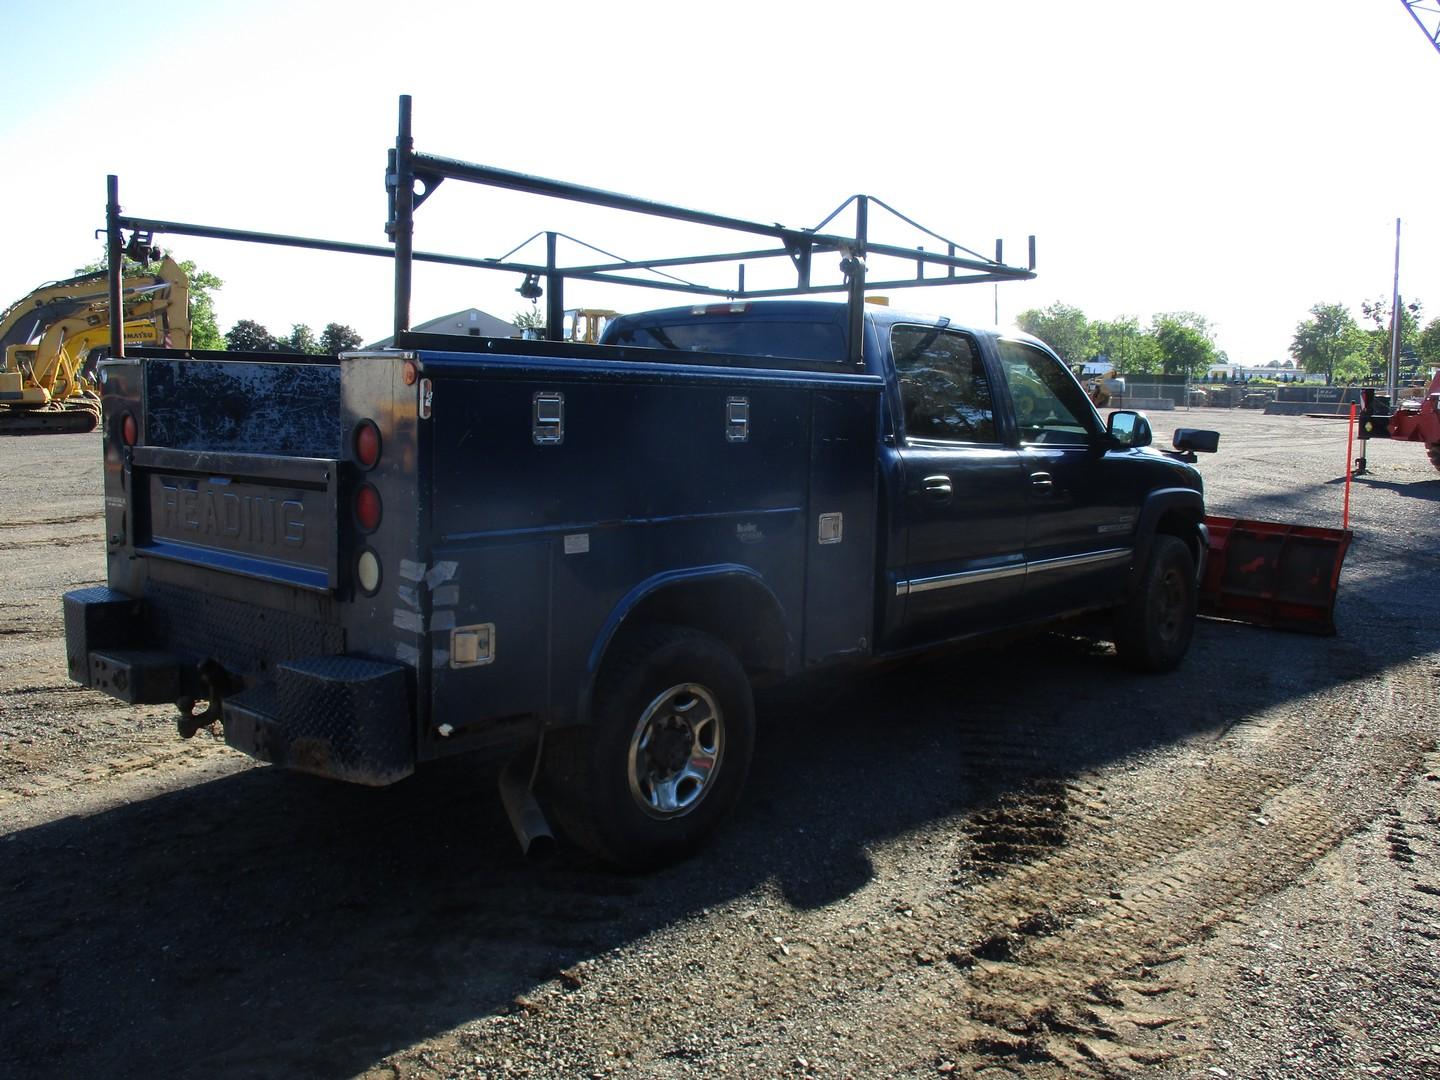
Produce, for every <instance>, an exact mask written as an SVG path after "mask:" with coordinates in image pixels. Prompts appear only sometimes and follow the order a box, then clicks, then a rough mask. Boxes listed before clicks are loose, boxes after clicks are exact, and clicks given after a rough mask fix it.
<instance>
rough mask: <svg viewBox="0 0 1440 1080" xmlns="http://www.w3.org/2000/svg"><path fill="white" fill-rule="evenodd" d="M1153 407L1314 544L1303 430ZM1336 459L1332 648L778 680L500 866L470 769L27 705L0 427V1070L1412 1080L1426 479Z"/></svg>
mask: <svg viewBox="0 0 1440 1080" xmlns="http://www.w3.org/2000/svg"><path fill="white" fill-rule="evenodd" d="M1153 419H1154V420H1156V422H1157V427H1160V428H1161V429H1163V430H1165V431H1167V432H1168V429H1169V427H1170V426H1172V425H1185V426H1196V427H1217V428H1219V429H1220V430H1221V431H1222V432H1223V433H1224V434H1223V437H1222V440H1221V450H1220V453H1219V454H1218V455H1215V456H1214V457H1209V458H1206V459H1204V460H1203V462H1202V465H1201V468H1202V471H1203V472H1204V475H1205V478H1206V484H1207V490H1208V496H1209V501H1210V509H1211V511H1212V512H1213V513H1217V514H1224V515H1230V516H1245V517H1254V518H1261V519H1265V520H1277V521H1289V522H1294V523H1298V524H1312V525H1326V526H1335V525H1338V524H1339V521H1340V515H1341V507H1342V500H1343V493H1344V492H1343V483H1342V482H1341V477H1342V476H1343V470H1344V463H1345V425H1344V424H1343V423H1340V422H1335V421H1326V420H1313V419H1305V418H1280V417H1264V416H1261V415H1258V414H1255V413H1251V412H1224V411H1218V410H1203V409H1197V410H1194V411H1193V412H1189V413H1185V412H1181V413H1175V414H1156V415H1155V416H1154V417H1153ZM1370 462H1371V473H1370V475H1369V476H1367V477H1364V478H1362V479H1360V480H1357V482H1356V484H1355V488H1354V491H1353V494H1352V508H1351V514H1352V519H1351V524H1352V526H1353V528H1354V530H1355V543H1354V546H1353V548H1352V549H1351V552H1350V555H1349V559H1348V561H1347V563H1346V567H1345V572H1344V575H1343V578H1342V582H1341V591H1340V597H1339V603H1338V607H1337V622H1338V626H1339V633H1338V635H1337V636H1335V637H1331V638H1321V637H1312V636H1306V635H1300V634H1286V633H1280V632H1275V631H1267V630H1260V629H1255V628H1253V627H1245V626H1237V625H1233V624H1227V623H1219V622H1213V621H1206V622H1202V624H1201V625H1200V627H1199V629H1198V632H1197V636H1196V640H1195V645H1194V648H1193V651H1192V652H1191V654H1190V657H1189V659H1188V660H1187V662H1186V663H1185V664H1184V666H1183V667H1182V668H1181V669H1180V670H1179V671H1178V672H1175V673H1173V674H1171V675H1167V676H1161V677H1140V676H1136V675H1132V674H1130V673H1128V672H1126V671H1124V670H1122V669H1121V668H1120V667H1119V666H1118V665H1117V663H1116V662H1115V659H1114V656H1113V654H1112V653H1111V652H1110V651H1109V649H1108V647H1106V646H1103V645H1101V646H1095V645H1092V644H1090V643H1089V642H1087V641H1085V640H1083V639H1080V638H1077V637H1069V636H1063V635H1050V636H1047V637H1044V638H1042V639H1039V640H1036V641H1030V642H1025V643H1021V644H1017V645H1014V646H1011V647H1008V648H1005V649H1003V650H991V651H986V652H981V653H970V654H964V655H958V656H956V655H948V656H943V657H937V658H933V659H930V660H927V661H925V662H923V663H916V664H911V665H908V666H905V667H901V668H897V669H892V670H888V671H884V672H874V671H872V672H859V673H845V674H834V673H830V674H826V675H824V676H819V677H813V678H811V679H809V680H807V681H805V682H803V683H800V684H794V685H791V686H788V687H786V688H784V689H782V690H779V691H775V692H770V693H767V694H766V695H764V697H763V698H762V700H761V702H760V712H761V725H762V726H761V745H760V748H759V750H758V753H757V762H756V767H755V770H754V773H753V778H752V781H751V784H750V787H749V788H748V790H747V793H746V798H745V800H744V802H743V805H742V808H741V811H740V813H739V815H738V818H737V819H736V820H735V821H734V823H733V824H732V825H731V826H729V827H728V828H726V829H725V830H724V831H723V832H722V833H721V834H720V836H719V837H718V838H717V840H716V842H715V843H714V844H713V845H712V846H711V847H710V848H709V849H707V850H706V852H705V853H704V854H702V855H701V856H699V857H697V858H694V859H692V860H690V861H688V862H686V863H684V864H682V865H679V866H676V867H673V868H671V869H669V870H666V871H664V872H661V873H657V874H652V875H649V876H623V875H616V874H612V873H609V872H606V871H604V870H602V869H600V868H598V867H596V866H595V865H593V864H592V863H590V862H588V861H586V860H585V859H584V858H583V857H581V856H580V855H578V854H576V853H574V852H571V851H562V852H561V854H560V855H559V856H558V857H557V858H556V859H554V860H552V861H550V862H548V863H545V864H541V865H535V864H530V863H526V862H524V861H522V860H521V858H520V857H519V855H518V853H517V850H516V848H515V845H514V841H513V840H512V838H511V836H510V834H509V830H508V828H507V826H506V824H505V819H504V815H503V813H502V811H501V809H500V806H499V802H498V799H497V798H496V796H495V793H494V773H493V771H491V770H487V769H483V768H479V767H477V766H474V765H472V764H470V763H466V762H451V763H447V764H446V765H444V766H442V767H440V768H436V769H432V770H429V771H426V772H422V773H421V774H420V775H418V776H416V777H414V778H412V779H411V780H409V781H406V782H404V783H402V784H399V785H396V786H395V787H393V788H390V789H385V790H379V791H372V790H363V789H355V788H350V787H347V786H344V785H339V784H333V783H327V782H324V781H319V780H314V779H311V778H307V777H303V776H297V775H290V774H286V773H283V772H280V771H277V770H274V769H269V768H265V767H260V766H257V765H254V764H252V763H251V762H249V761H248V759H245V758H243V757H241V756H239V755H238V754H236V753H234V752H232V751H230V750H228V749H227V748H226V747H225V746H224V745H223V744H222V743H220V742H218V741H217V740H216V739H214V738H213V737H211V736H209V735H207V734H205V733H202V734H201V735H200V736H199V737H198V738H196V739H195V740H193V741H190V742H183V741H181V740H179V739H178V738H177V737H176V735H175V734H174V727H173V723H172V720H171V718H170V715H169V713H168V711H167V710H165V709H155V708H127V707H124V706H122V705H119V704H117V703H115V702H113V701H111V700H109V699H107V698H104V697H102V696H100V695H98V694H95V693H92V692H90V691H87V690H82V689H79V688H77V687H73V686H71V685H70V684H69V683H68V682H67V680H66V677H65V668H64V657H63V647H62V646H63V631H62V626H61V618H60V603H59V597H60V594H61V593H62V592H63V591H64V590H65V589H67V588H70V587H74V586H77V585H84V584H93V583H98V582H100V581H101V580H102V578H103V576H104V566H103V556H102V537H101V518H100V509H101V504H100V491H99V468H98V465H99V440H98V436H96V435H85V436H45V437H34V438H26V439H5V440H0V507H3V510H0V552H3V555H4V559H5V562H4V572H3V574H0V598H3V606H0V1075H4V1076H15V1077H32V1076H33V1077H51V1076H91V1075H93V1076H146V1077H151V1076H204V1077H248V1076H264V1077H275V1076H306V1077H327V1078H329V1077H335V1078H338V1077H350V1076H364V1077H367V1078H369V1077H374V1078H380V1077H448V1076H459V1077H477V1076H486V1077H511V1076H535V1077H541V1076H566V1077H591V1076H608V1075H612V1074H627V1073H628V1074H630V1075H636V1076H647V1077H650V1076H653V1077H684V1076H699V1075H709V1076H716V1075H721V1076H730V1075H748V1076H781V1075H784V1076H826V1077H848V1076H854V1077H889V1076H897V1075H899V1076H925V1075H932V1074H933V1075H942V1076H943V1075H951V1074H954V1075H961V1076H972V1075H973V1076H981V1077H991V1078H1000V1077H1021V1078H1031V1080H1042V1078H1052V1077H1060V1076H1071V1075H1074V1076H1080V1077H1087V1076H1089V1077H1133V1076H1153V1077H1167V1078H1168V1077H1204V1078H1209V1077H1225V1076H1229V1077H1327V1078H1328V1077H1336V1076H1352V1075H1354V1076H1368V1075H1374V1076H1381V1077H1417V1078H1418V1077H1434V1076H1437V1075H1440V949H1437V942H1440V873H1437V870H1436V868H1437V865H1440V863H1437V854H1440V748H1437V729H1440V703H1437V698H1440V552H1437V547H1436V535H1437V533H1436V527H1437V521H1440V516H1437V513H1436V511H1437V507H1440V473H1436V472H1435V470H1434V469H1432V468H1431V466H1430V464H1429V462H1428V461H1427V460H1426V457H1425V454H1424V452H1423V449H1422V448H1420V447H1418V446H1413V445H1400V444H1394V445H1392V444H1388V443H1376V444H1375V445H1373V446H1372V447H1371V451H1370Z"/></svg>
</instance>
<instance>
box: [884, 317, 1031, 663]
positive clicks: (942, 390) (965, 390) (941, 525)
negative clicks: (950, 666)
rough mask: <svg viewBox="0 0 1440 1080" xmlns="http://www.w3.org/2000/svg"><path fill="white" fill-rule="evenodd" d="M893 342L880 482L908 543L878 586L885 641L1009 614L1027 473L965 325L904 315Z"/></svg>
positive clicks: (1015, 595) (971, 626)
mask: <svg viewBox="0 0 1440 1080" xmlns="http://www.w3.org/2000/svg"><path fill="white" fill-rule="evenodd" d="M890 344H891V350H892V353H893V356H894V366H895V372H894V377H895V383H894V386H895V389H896V390H897V391H898V402H899V405H900V408H899V409H898V410H896V412H898V413H899V415H898V416H896V417H894V419H895V420H896V421H897V422H898V428H899V429H898V432H897V435H896V438H895V440H894V445H893V446H892V447H889V448H887V453H888V454H889V455H891V459H890V460H889V461H887V462H886V473H887V476H888V477H889V483H888V485H887V487H888V488H889V489H890V498H891V513H892V520H893V521H894V522H895V523H896V525H897V526H898V528H893V529H892V536H893V535H895V534H896V533H897V532H898V533H900V534H901V535H903V542H902V543H903V550H904V552H905V556H904V559H903V562H902V563H901V564H899V565H892V566H891V567H890V568H889V570H890V581H889V582H887V583H885V585H884V586H882V587H886V586H888V587H890V588H893V589H894V595H893V597H891V598H887V600H893V601H895V602H896V603H897V604H898V605H899V606H898V611H899V618H898V624H899V625H898V627H897V628H896V630H897V633H896V635H895V636H896V638H897V640H895V641H894V642H893V644H895V645H897V646H902V647H903V646H905V645H916V644H920V643H923V642H927V641H942V640H946V639H948V638H954V637H959V636H963V635H965V634H968V633H972V632H975V631H978V630H985V629H990V628H993V627H995V626H997V625H1003V624H1005V623H1008V622H1012V621H1015V620H1016V619H1017V618H1018V617H1019V600H1020V596H1021V591H1022V587H1023V583H1024V572H1025V563H1024V543H1025V516H1026V512H1027V502H1028V494H1027V485H1028V482H1029V481H1028V479H1027V477H1026V473H1025V470H1024V468H1023V466H1022V464H1021V455H1020V451H1018V450H1017V449H1016V448H1014V447H1011V446H1006V445H1004V444H1003V443H1002V441H1001V433H1000V430H999V426H998V424H997V417H996V413H995V398H994V393H993V386H992V378H991V374H990V372H989V371H988V370H987V368H986V365H985V362H984V360H983V358H982V356H981V352H980V349H979V348H978V346H977V344H976V342H975V339H973V338H972V337H970V335H968V334H964V333H961V332H958V331H954V330H948V329H944V328H943V327H936V326H923V325H921V326H913V325H907V324H903V323H902V324H897V325H895V326H894V327H892V329H891V342H890ZM886 607H887V608H891V609H892V610H894V608H892V605H891V604H889V603H887V605H886ZM892 625H893V624H892Z"/></svg>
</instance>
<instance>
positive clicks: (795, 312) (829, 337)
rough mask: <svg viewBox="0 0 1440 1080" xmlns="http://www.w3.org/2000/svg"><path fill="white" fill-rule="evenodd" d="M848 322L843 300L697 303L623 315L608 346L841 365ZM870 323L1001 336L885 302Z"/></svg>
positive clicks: (611, 329)
mask: <svg viewBox="0 0 1440 1080" xmlns="http://www.w3.org/2000/svg"><path fill="white" fill-rule="evenodd" d="M846 319H847V307H846V304H845V303H844V302H843V301H839V300H751V301H733V302H732V301H727V302H723V303H713V304H694V305H687V306H684V307H671V308H657V309H654V310H651V311H638V312H634V313H632V314H629V315H621V316H619V317H618V318H616V319H613V320H611V322H610V325H609V326H608V327H607V328H606V331H605V336H604V338H603V339H602V344H605V345H630V346H638V347H641V348H651V349H668V350H678V351H685V352H721V353H739V354H743V355H751V356H796V357H802V358H805V359H809V360H821V361H832V362H835V363H840V362H843V361H844V360H845V359H846V357H847V355H848V352H847V349H846V344H847V343H846V332H847V331H846ZM865 319H866V321H867V322H868V323H870V324H871V325H872V326H873V327H875V328H876V329H877V330H880V329H884V328H888V327H890V326H893V325H894V324H896V323H902V322H904V323H922V324H927V325H934V324H937V323H942V322H948V324H949V325H951V326H953V327H954V328H955V329H957V330H965V331H967V332H969V333H972V334H979V335H984V336H997V335H998V333H999V332H998V331H995V330H992V329H978V328H975V327H971V326H966V325H963V324H961V323H958V322H955V321H954V320H952V319H949V317H948V316H945V315H937V314H933V313H921V312H913V311H902V310H899V309H897V308H892V307H888V306H882V305H879V304H866V305H865ZM727 324H728V325H727ZM787 324H789V326H790V327H791V329H790V330H789V331H788V332H787V331H786V330H785V329H783V328H784V327H785V326H786V325H787ZM748 327H755V332H754V333H753V334H750V333H747V328H748ZM1005 336H1007V337H1009V336H1011V335H1010V334H1009V333H1006V334H1005ZM1016 336H1018V337H1022V338H1025V337H1028V335H1016Z"/></svg>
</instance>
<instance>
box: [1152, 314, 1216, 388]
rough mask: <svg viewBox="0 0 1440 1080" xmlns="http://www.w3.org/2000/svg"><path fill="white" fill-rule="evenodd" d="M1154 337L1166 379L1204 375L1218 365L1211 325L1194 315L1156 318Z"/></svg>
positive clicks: (1153, 322)
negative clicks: (1211, 366) (1212, 365)
mask: <svg viewBox="0 0 1440 1080" xmlns="http://www.w3.org/2000/svg"><path fill="white" fill-rule="evenodd" d="M1150 332H1151V334H1152V335H1153V336H1154V338H1155V344H1156V347H1157V348H1158V350H1159V352H1160V367H1161V370H1162V371H1164V372H1165V374H1166V375H1186V374H1188V375H1191V376H1195V375H1203V374H1204V373H1205V372H1206V371H1207V370H1208V369H1209V367H1210V365H1211V364H1212V363H1214V362H1215V342H1214V340H1213V339H1212V338H1211V336H1210V324H1209V322H1208V321H1207V320H1206V319H1204V318H1203V317H1202V316H1200V315H1196V314H1195V313H1194V312H1193V311H1173V312H1170V313H1168V314H1162V315H1156V316H1155V318H1154V319H1153V320H1152V322H1151V331H1150Z"/></svg>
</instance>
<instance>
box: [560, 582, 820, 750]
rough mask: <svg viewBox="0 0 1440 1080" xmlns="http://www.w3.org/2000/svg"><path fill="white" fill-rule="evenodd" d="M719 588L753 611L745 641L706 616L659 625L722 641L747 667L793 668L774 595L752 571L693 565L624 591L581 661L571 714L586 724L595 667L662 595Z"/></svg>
mask: <svg viewBox="0 0 1440 1080" xmlns="http://www.w3.org/2000/svg"><path fill="white" fill-rule="evenodd" d="M706 586H711V587H715V586H719V587H722V588H723V589H724V590H725V595H727V596H729V597H743V600H742V609H743V610H757V609H758V610H757V613H758V615H759V618H760V620H761V625H760V626H759V627H757V628H756V630H757V633H756V636H755V637H753V638H749V639H748V640H737V632H738V631H740V630H741V627H740V626H739V625H735V624H734V623H733V620H732V621H731V622H728V623H723V624H722V623H719V622H717V621H716V619H715V618H710V617H707V614H710V613H701V612H696V613H695V616H698V617H691V616H689V615H688V613H687V615H686V616H678V617H677V616H674V615H669V616H666V617H664V618H662V619H660V620H659V621H663V622H669V623H675V624H678V625H684V626H689V627H692V628H694V629H697V630H703V631H705V632H706V633H709V634H712V635H713V636H714V637H717V638H719V639H720V640H721V641H723V642H725V643H726V644H727V645H728V646H729V647H730V648H731V649H732V651H734V652H735V653H736V655H737V656H738V657H739V659H740V661H741V663H742V664H743V665H744V666H745V667H746V668H747V670H749V669H753V668H757V667H758V668H760V669H762V670H765V669H773V670H777V671H787V672H788V671H790V670H793V668H794V667H795V666H796V655H797V654H796V646H795V643H794V641H793V640H791V638H790V635H789V634H788V633H787V632H786V630H785V627H786V625H787V620H786V618H785V612H784V609H783V607H782V606H781V604H780V600H779V598H778V597H777V596H776V595H775V591H774V590H773V589H771V588H770V586H769V584H767V583H766V581H765V579H764V578H763V577H761V576H760V574H758V573H757V572H756V571H755V570H753V569H752V568H750V567H748V566H742V565H740V564H738V563H721V564H717V565H713V566H696V567H690V568H688V569H684V570H667V571H665V572H663V573H660V574H656V575H655V576H653V577H650V578H647V579H645V580H644V581H642V582H640V583H639V584H637V585H636V586H635V587H634V588H632V589H631V590H630V591H629V592H627V593H626V594H625V595H624V596H623V597H621V598H620V600H619V601H618V602H617V603H616V604H615V606H614V608H612V609H611V611H610V614H609V615H608V616H607V617H606V619H605V622H604V623H603V624H602V625H601V627H600V632H599V633H598V634H597V635H596V636H595V642H594V644H593V645H592V646H591V648H590V653H589V656H588V657H587V658H586V662H585V671H584V674H583V677H582V679H581V686H580V699H579V701H578V702H577V705H578V710H577V712H576V716H577V717H579V718H580V720H581V721H582V722H588V718H589V716H590V704H591V699H592V695H593V692H594V688H595V681H596V679H597V678H598V677H599V674H600V666H601V664H602V663H604V660H605V656H606V654H607V653H608V652H609V650H610V646H611V644H612V643H613V642H614V641H615V638H616V637H617V636H618V635H619V634H620V633H621V632H622V631H623V630H624V629H625V628H626V627H627V625H629V624H631V623H632V620H633V619H635V618H636V617H637V616H638V617H641V618H643V617H644V614H643V613H644V612H645V611H650V612H655V613H659V612H663V611H664V610H665V605H664V599H665V597H666V596H667V595H676V594H678V593H680V592H681V591H688V590H692V589H695V588H697V587H699V588H704V587H706Z"/></svg>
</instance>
